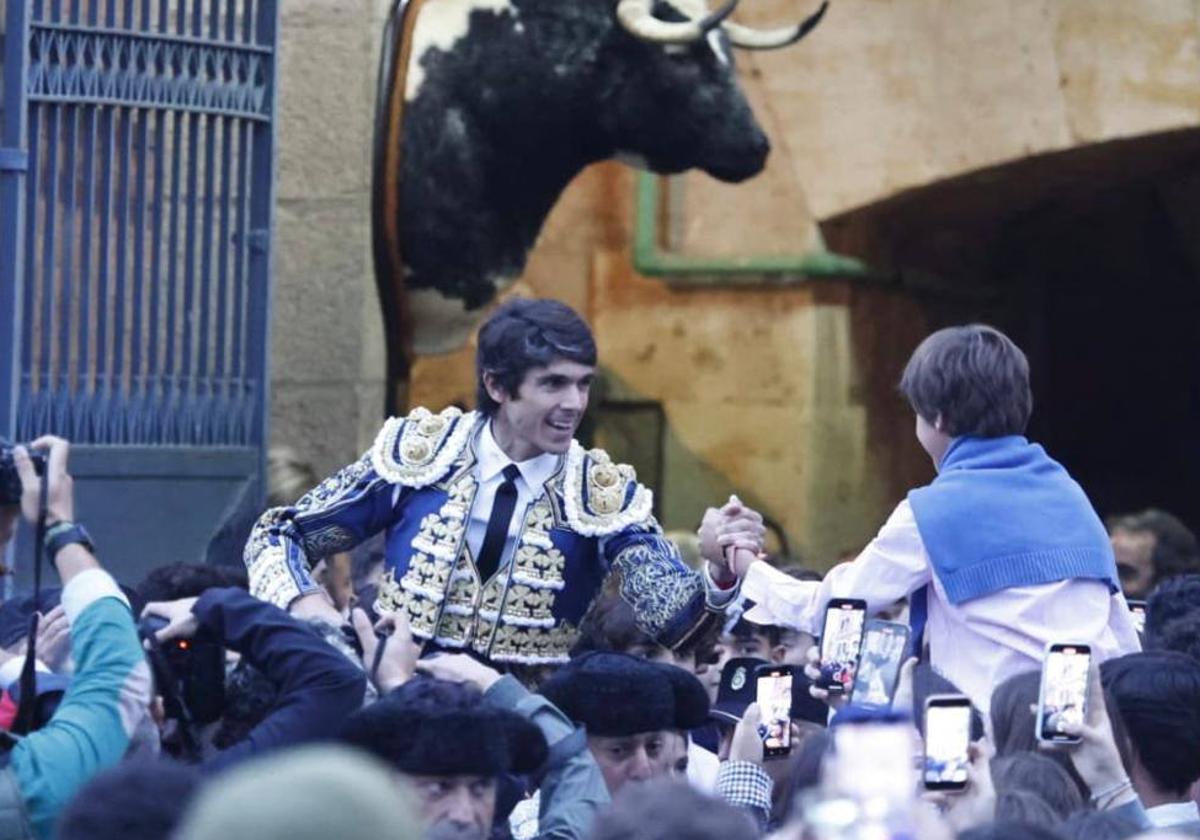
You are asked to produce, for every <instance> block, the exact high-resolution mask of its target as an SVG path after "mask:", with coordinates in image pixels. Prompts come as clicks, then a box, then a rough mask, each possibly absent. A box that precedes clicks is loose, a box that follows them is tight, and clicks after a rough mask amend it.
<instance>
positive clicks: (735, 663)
mask: <svg viewBox="0 0 1200 840" xmlns="http://www.w3.org/2000/svg"><path fill="white" fill-rule="evenodd" d="M770 664H771V663H769V662H767V660H765V659H759V658H757V657H754V656H742V657H738V658H736V659H730V660H729V661H727V662H726V663H725V667H724V668H722V669H721V685H720V686H719V687H718V688H717V702H716V703H714V704H713V707H712V711H710V712H709V717H711V718H713V719H714V720H717V721H719V722H721V723H732V724H736V723H738V722H739V721H741V719H742V716H743V715H744V714H746V707H747V706H749V705H750V704H751V703H753V702H754V701H755V698H756V696H757V692H758V683H757V682H756V681H755V679H754V672H755V671H756V670H757V669H758V668H759V667H760V666H762V665H770Z"/></svg>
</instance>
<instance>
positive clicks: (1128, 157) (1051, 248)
mask: <svg viewBox="0 0 1200 840" xmlns="http://www.w3.org/2000/svg"><path fill="white" fill-rule="evenodd" d="M825 234H826V237H827V240H828V241H829V244H830V247H831V248H833V249H834V250H835V251H838V252H840V253H849V254H853V255H855V256H859V257H861V258H864V259H866V260H867V261H868V262H869V263H870V264H872V265H873V266H876V267H879V268H880V269H881V270H882V271H883V272H885V275H888V276H891V277H892V278H893V279H896V280H898V281H899V282H901V283H903V285H904V287H905V288H909V289H912V293H913V294H916V295H919V296H920V297H921V300H922V303H923V307H924V308H925V309H926V311H927V312H928V313H929V320H930V325H931V327H936V326H942V325H945V324H949V323H962V322H964V321H966V320H985V321H988V322H990V323H994V324H996V325H997V326H999V327H1000V328H1001V329H1003V330H1005V331H1006V332H1007V333H1009V335H1011V336H1012V337H1013V339H1014V340H1015V341H1017V342H1018V344H1020V345H1021V347H1022V348H1024V349H1025V351H1026V352H1027V354H1028V355H1029V360H1030V364H1031V367H1032V370H1033V385H1034V399H1035V405H1034V416H1033V420H1032V423H1031V427H1030V437H1031V438H1033V439H1034V440H1037V441H1039V442H1042V443H1044V444H1045V445H1046V447H1047V449H1048V450H1049V451H1050V452H1051V454H1052V455H1054V456H1055V457H1056V458H1058V459H1059V460H1060V461H1062V462H1063V463H1064V464H1065V465H1066V466H1067V468H1068V469H1069V470H1070V471H1071V472H1072V473H1073V475H1074V476H1075V477H1076V478H1077V479H1078V480H1079V481H1080V483H1081V484H1083V486H1084V488H1085V489H1086V490H1087V492H1088V494H1089V495H1090V496H1091V498H1092V500H1093V502H1094V503H1095V505H1096V507H1097V509H1098V510H1099V511H1100V513H1101V514H1102V515H1104V516H1108V515H1111V514H1115V513H1120V512H1126V511H1132V510H1137V509H1141V508H1145V507H1150V506H1154V507H1160V508H1163V509H1165V510H1168V511H1171V512H1172V513H1175V514H1176V515H1178V516H1180V517H1181V518H1183V519H1184V521H1185V522H1186V523H1187V524H1188V525H1189V526H1190V527H1192V528H1193V529H1194V530H1196V529H1200V132H1196V131H1184V132H1172V133H1170V134H1163V135H1154V136H1150V137H1143V138H1136V139H1131V140H1123V141H1118V142H1112V143H1106V144H1101V145H1097V146H1089V147H1083V148H1079V149H1074V150H1071V151H1067V152H1062V153H1055V154H1049V155H1042V156H1038V157H1033V158H1027V159H1024V160H1021V161H1018V162H1014V163H1012V164H1008V165H1005V166H1001V167H996V168H993V169H989V170H986V171H982V172H978V173H972V174H971V175H968V176H963V177H961V178H956V179H953V180H952V181H947V182H942V183H939V184H935V185H933V186H930V187H927V188H924V189H921V190H917V191H913V192H910V193H906V194H902V195H900V196H897V197H895V198H893V199H891V200H889V201H888V202H884V203H881V204H879V205H874V206H872V207H869V208H863V209H862V210H859V211H855V212H853V213H849V214H846V215H844V216H841V217H838V218H837V219H833V220H830V221H829V222H828V223H827V224H826V225H825Z"/></svg>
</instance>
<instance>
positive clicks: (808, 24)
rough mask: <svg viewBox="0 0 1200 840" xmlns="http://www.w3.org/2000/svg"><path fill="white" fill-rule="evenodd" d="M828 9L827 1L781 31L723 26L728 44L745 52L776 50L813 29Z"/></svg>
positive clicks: (737, 25)
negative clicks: (800, 21)
mask: <svg viewBox="0 0 1200 840" xmlns="http://www.w3.org/2000/svg"><path fill="white" fill-rule="evenodd" d="M828 8H829V0H826V1H825V2H824V3H822V4H821V8H819V9H817V10H816V11H815V12H813V13H812V14H811V15H809V16H808V17H807V18H805V19H804V21H803V22H802V23H799V24H797V25H796V26H785V27H783V28H782V29H754V28H753V27H750V26H743V25H742V24H740V23H733V22H729V23H726V24H725V25H724V29H725V33H726V34H727V35H729V43H731V44H733V45H734V46H735V47H741V48H742V49H746V50H777V49H780V48H781V47H789V46H791V45H792V44H794V43H796V42H797V41H799V40H800V39H801V38H803V37H804V36H805V35H807V34H808V33H809V32H812V30H813V27H815V26H816V25H817V24H818V23H820V22H821V18H822V17H824V16H825V10H826V9H828Z"/></svg>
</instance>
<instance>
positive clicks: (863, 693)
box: [850, 621, 908, 709]
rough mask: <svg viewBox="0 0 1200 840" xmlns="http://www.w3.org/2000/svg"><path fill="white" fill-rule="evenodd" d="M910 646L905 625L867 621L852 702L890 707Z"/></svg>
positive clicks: (877, 706) (882, 707)
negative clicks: (901, 667)
mask: <svg viewBox="0 0 1200 840" xmlns="http://www.w3.org/2000/svg"><path fill="white" fill-rule="evenodd" d="M907 648H908V627H907V626H906V625H903V624H896V623H894V622H890V621H871V622H868V623H867V632H866V635H864V636H863V643H862V653H861V655H860V656H859V658H858V669H857V672H856V673H855V676H854V691H853V693H852V694H851V695H850V702H851V703H853V704H854V705H856V706H866V707H868V708H877V709H890V708H891V706H892V695H893V694H894V693H895V691H896V682H897V680H898V678H899V676H900V666H901V665H902V664H904V654H905V651H906V650H907Z"/></svg>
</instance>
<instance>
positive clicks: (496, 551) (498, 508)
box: [475, 464, 521, 584]
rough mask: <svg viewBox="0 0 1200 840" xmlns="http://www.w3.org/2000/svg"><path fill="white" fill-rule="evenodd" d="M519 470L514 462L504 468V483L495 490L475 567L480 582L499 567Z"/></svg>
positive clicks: (515, 495) (514, 503) (482, 582)
mask: <svg viewBox="0 0 1200 840" xmlns="http://www.w3.org/2000/svg"><path fill="white" fill-rule="evenodd" d="M520 475H521V471H520V470H519V469H517V465H516V464H509V465H508V466H507V467H505V468H504V483H503V484H501V485H500V487H499V488H497V490H496V498H495V499H494V500H493V501H492V515H491V516H489V517H488V524H487V534H486V535H485V536H484V538H483V547H482V548H480V549H479V559H478V561H476V563H475V567H476V568H477V569H479V582H480V584H484V583H487V582H488V580H489V579H490V578H491V576H492V575H494V574H495V573H496V569H498V568H500V555H501V554H503V553H504V541H505V540H507V539H508V526H509V523H510V522H512V515H513V509H514V508H516V506H517V479H518V478H519V477H520Z"/></svg>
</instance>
